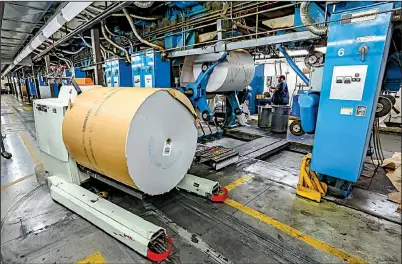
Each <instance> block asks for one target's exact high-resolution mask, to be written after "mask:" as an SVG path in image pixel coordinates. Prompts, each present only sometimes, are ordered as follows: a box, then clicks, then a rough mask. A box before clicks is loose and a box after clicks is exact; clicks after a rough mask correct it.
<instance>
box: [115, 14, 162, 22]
mask: <svg viewBox="0 0 402 264" xmlns="http://www.w3.org/2000/svg"><path fill="white" fill-rule="evenodd" d="M112 16H114V17H124V16H126V15H125V14H113V15H112ZM130 16H131V17H132V18H136V19H141V20H147V21H155V20H158V19H160V17H144V16H139V15H134V14H130Z"/></svg>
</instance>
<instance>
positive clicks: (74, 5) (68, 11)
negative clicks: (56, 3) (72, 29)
mask: <svg viewBox="0 0 402 264" xmlns="http://www.w3.org/2000/svg"><path fill="white" fill-rule="evenodd" d="M92 3H93V2H69V3H68V4H67V5H66V6H65V7H63V9H62V10H61V14H62V15H63V17H64V19H65V20H67V22H70V21H71V20H73V18H74V17H76V16H77V15H78V14H79V13H81V12H82V11H83V10H84V9H85V8H87V7H88V6H90V5H91V4H92Z"/></svg>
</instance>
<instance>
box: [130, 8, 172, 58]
mask: <svg viewBox="0 0 402 264" xmlns="http://www.w3.org/2000/svg"><path fill="white" fill-rule="evenodd" d="M123 12H124V14H125V16H126V18H127V20H128V23H129V24H130V26H131V29H132V30H133V33H134V35H135V36H136V37H137V39H138V40H139V41H140V42H142V43H144V44H146V45H148V46H150V47H152V48H155V49H157V50H159V51H161V55H162V58H165V57H166V50H165V48H164V47H162V46H159V45H157V44H154V43H151V42H149V41H146V40H145V39H143V38H142V37H141V36H140V34H138V32H137V29H136V28H135V25H134V22H133V19H132V18H131V16H130V14H129V13H128V11H127V9H126V8H125V7H124V8H123Z"/></svg>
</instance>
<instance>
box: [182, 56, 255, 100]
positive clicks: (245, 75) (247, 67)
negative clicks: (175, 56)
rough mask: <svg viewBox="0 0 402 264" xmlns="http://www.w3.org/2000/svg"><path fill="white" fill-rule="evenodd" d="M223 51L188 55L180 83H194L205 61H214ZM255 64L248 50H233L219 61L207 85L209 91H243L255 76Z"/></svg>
mask: <svg viewBox="0 0 402 264" xmlns="http://www.w3.org/2000/svg"><path fill="white" fill-rule="evenodd" d="M222 55H223V53H222V52H221V53H211V54H203V55H197V56H187V57H186V58H185V59H184V63H183V70H182V74H181V76H180V84H181V85H182V86H185V85H186V84H189V83H193V82H195V80H196V79H197V77H198V75H200V73H201V71H202V65H203V64H205V63H211V64H212V63H214V62H216V61H217V60H218V59H219V58H220V57H222ZM254 72H255V65H254V60H253V57H252V56H251V55H250V54H249V53H248V52H246V51H232V52H230V53H229V54H228V55H227V57H226V59H225V60H224V61H223V62H221V63H219V64H218V65H217V66H216V67H215V68H214V71H213V72H212V73H211V76H210V77H209V81H208V84H207V87H206V90H207V92H209V93H219V92H231V91H241V90H243V89H244V88H246V87H247V86H248V85H249V84H250V83H251V81H252V79H253V78H254Z"/></svg>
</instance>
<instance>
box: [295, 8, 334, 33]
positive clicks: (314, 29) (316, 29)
mask: <svg viewBox="0 0 402 264" xmlns="http://www.w3.org/2000/svg"><path fill="white" fill-rule="evenodd" d="M310 3H311V2H302V3H301V4H300V18H301V21H302V23H303V25H305V26H306V28H307V30H308V31H310V32H311V33H314V34H316V35H319V36H324V35H326V34H327V30H328V26H324V25H318V24H317V25H311V24H313V21H312V20H311V17H310V16H309V15H308V7H309V5H310Z"/></svg>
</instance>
